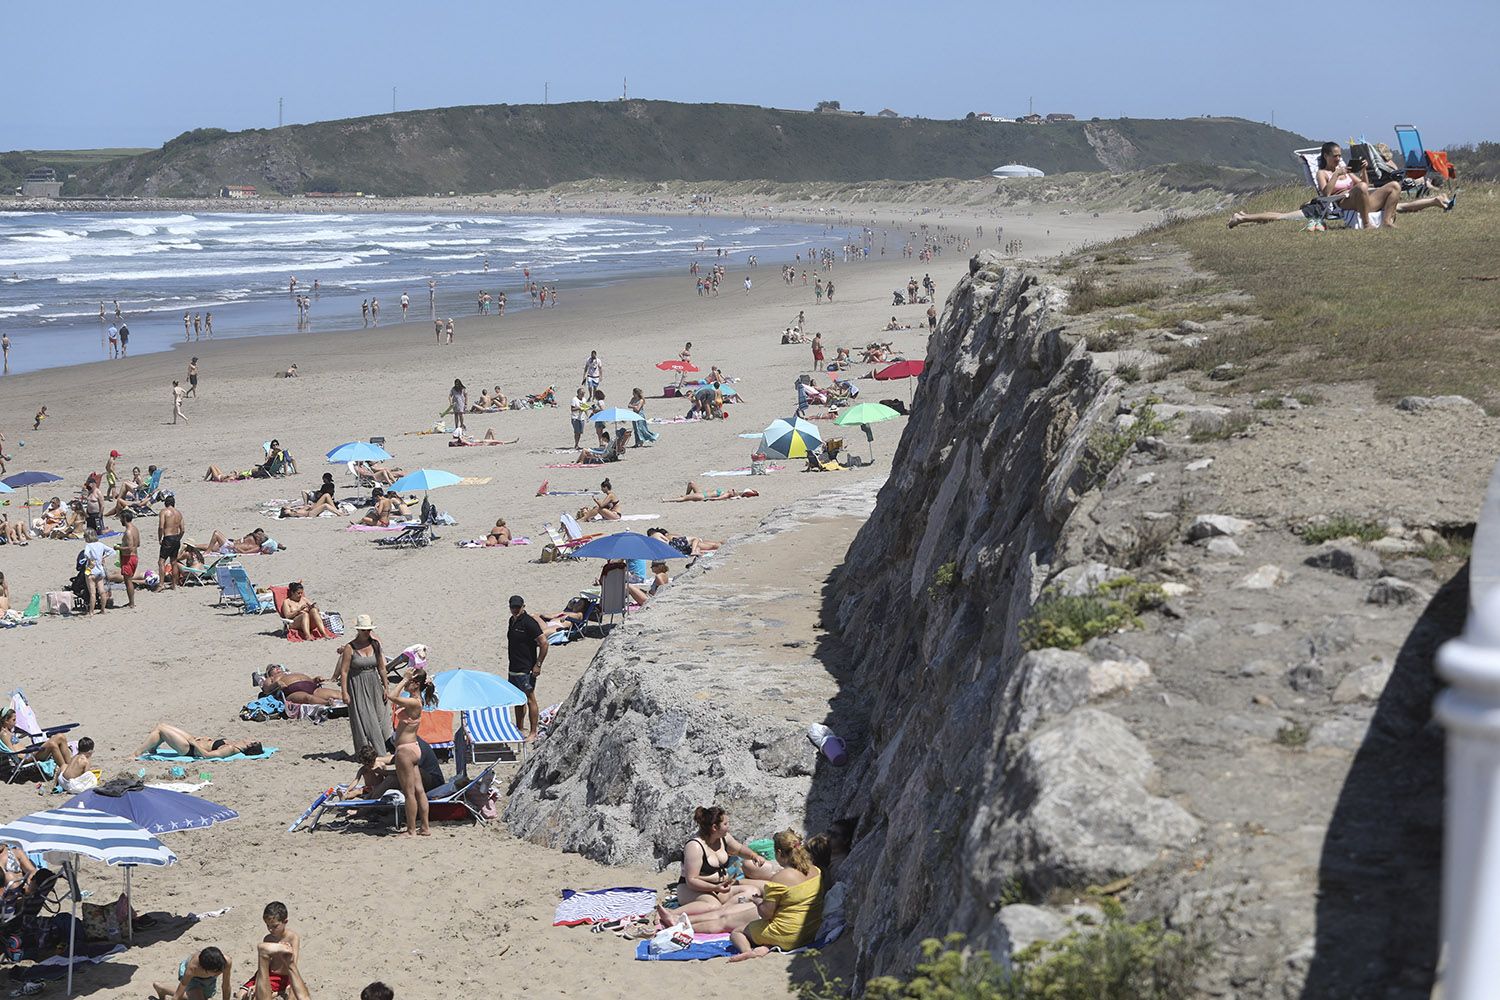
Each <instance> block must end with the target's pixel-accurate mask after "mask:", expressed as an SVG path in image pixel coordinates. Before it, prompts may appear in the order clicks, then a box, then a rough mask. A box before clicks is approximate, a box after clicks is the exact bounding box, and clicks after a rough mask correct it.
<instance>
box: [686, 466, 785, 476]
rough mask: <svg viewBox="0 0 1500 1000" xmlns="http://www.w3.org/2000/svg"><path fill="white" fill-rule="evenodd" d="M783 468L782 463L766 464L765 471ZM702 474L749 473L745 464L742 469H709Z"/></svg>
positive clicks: (735, 474) (726, 474) (738, 474)
mask: <svg viewBox="0 0 1500 1000" xmlns="http://www.w3.org/2000/svg"><path fill="white" fill-rule="evenodd" d="M785 468H786V466H784V465H768V466H766V472H767V473H772V472H780V471H781V470H782V469H785ZM704 475H705V476H748V475H750V468H749V467H748V466H746V467H745V468H743V469H711V470H709V471H708V472H705V473H704Z"/></svg>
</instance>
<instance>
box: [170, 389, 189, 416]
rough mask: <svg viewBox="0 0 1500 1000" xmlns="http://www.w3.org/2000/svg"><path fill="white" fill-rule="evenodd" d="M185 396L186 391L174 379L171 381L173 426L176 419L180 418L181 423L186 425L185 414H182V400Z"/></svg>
mask: <svg viewBox="0 0 1500 1000" xmlns="http://www.w3.org/2000/svg"><path fill="white" fill-rule="evenodd" d="M186 396H187V390H186V389H184V388H183V387H182V383H181V382H179V381H177V380H176V379H175V378H174V379H173V380H172V423H174V424H175V423H177V418H178V417H181V418H182V422H183V423H187V414H186V413H183V412H182V400H183V399H184V398H185V397H186Z"/></svg>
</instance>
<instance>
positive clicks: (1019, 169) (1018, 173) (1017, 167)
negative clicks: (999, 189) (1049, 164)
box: [990, 163, 1047, 180]
mask: <svg viewBox="0 0 1500 1000" xmlns="http://www.w3.org/2000/svg"><path fill="white" fill-rule="evenodd" d="M990 176H991V177H998V178H1000V179H1001V180H1005V179H1007V178H1011V177H1045V176H1047V175H1046V174H1044V173H1042V172H1041V171H1040V170H1038V169H1037V168H1036V167H1028V166H1026V164H1024V163H1007V164H1006V165H1005V166H1003V167H996V168H995V169H994V170H991V171H990Z"/></svg>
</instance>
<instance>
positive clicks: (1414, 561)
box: [1385, 556, 1437, 580]
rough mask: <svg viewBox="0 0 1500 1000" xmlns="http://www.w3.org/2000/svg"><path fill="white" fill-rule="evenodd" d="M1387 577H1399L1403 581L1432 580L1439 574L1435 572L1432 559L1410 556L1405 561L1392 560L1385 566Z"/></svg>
mask: <svg viewBox="0 0 1500 1000" xmlns="http://www.w3.org/2000/svg"><path fill="white" fill-rule="evenodd" d="M1385 572H1386V575H1387V576H1394V577H1398V578H1399V579H1402V580H1430V579H1432V578H1433V577H1434V576H1436V575H1437V574H1436V573H1435V572H1434V567H1433V565H1432V560H1431V559H1423V558H1421V557H1420V556H1409V557H1408V558H1405V559H1392V560H1391V561H1390V562H1388V563H1386V564H1385Z"/></svg>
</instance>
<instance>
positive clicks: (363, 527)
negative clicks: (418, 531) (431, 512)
mask: <svg viewBox="0 0 1500 1000" xmlns="http://www.w3.org/2000/svg"><path fill="white" fill-rule="evenodd" d="M417 526H418V522H416V521H412V522H410V523H407V522H405V521H402V522H396V521H392V522H391V523H390V524H387V525H385V526H384V527H382V526H381V525H378V524H351V525H349V527H347V528H345V529H344V530H345V531H401V530H402V529H404V528H415V527H417Z"/></svg>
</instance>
